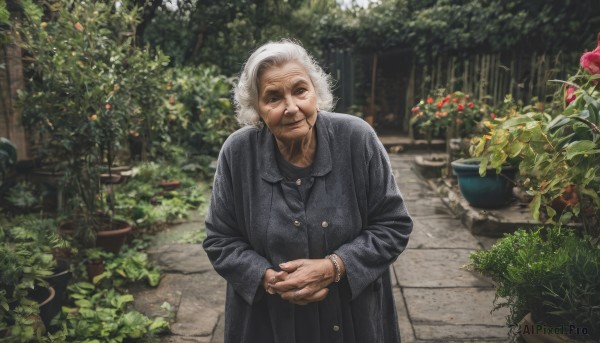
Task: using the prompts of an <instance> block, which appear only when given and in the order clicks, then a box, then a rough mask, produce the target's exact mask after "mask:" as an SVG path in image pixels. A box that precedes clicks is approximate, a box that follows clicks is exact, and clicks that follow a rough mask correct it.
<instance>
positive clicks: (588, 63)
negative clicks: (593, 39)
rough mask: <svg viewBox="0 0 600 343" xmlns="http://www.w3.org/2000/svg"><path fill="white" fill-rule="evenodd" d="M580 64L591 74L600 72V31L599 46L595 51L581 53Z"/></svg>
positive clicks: (599, 35)
mask: <svg viewBox="0 0 600 343" xmlns="http://www.w3.org/2000/svg"><path fill="white" fill-rule="evenodd" d="M580 64H581V66H582V67H583V69H585V70H587V71H589V72H590V74H600V32H599V33H598V46H597V47H596V49H594V51H591V52H586V53H584V54H583V55H581V60H580Z"/></svg>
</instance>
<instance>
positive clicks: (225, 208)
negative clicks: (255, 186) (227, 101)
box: [203, 149, 271, 304]
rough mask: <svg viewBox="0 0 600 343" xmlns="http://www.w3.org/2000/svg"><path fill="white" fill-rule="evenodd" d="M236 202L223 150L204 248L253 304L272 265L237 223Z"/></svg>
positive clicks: (212, 197)
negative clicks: (265, 274)
mask: <svg viewBox="0 0 600 343" xmlns="http://www.w3.org/2000/svg"><path fill="white" fill-rule="evenodd" d="M235 203H236V202H235V197H234V190H233V182H232V173H231V169H230V167H229V164H228V159H227V153H226V151H225V149H223V151H221V154H220V156H219V163H218V166H217V171H216V174H215V180H214V184H213V190H212V196H211V200H210V206H209V210H208V214H207V217H206V239H205V240H204V242H203V247H204V250H205V251H206V253H207V255H208V257H209V259H210V260H211V262H212V264H213V267H214V268H215V270H216V271H217V272H218V273H219V274H220V275H221V276H222V277H223V278H225V280H227V282H228V283H229V284H230V285H231V286H232V287H233V289H234V290H235V291H236V292H237V293H238V294H240V295H241V296H242V298H243V299H244V300H245V301H246V302H248V304H253V303H254V302H255V301H256V296H257V294H260V292H257V290H258V287H260V284H261V282H262V276H263V275H264V272H265V270H266V269H268V268H271V264H270V263H269V261H268V260H267V259H266V258H264V257H263V256H261V255H260V254H258V253H257V252H256V251H255V250H254V249H253V248H252V246H251V245H250V243H249V240H248V236H247V234H246V233H245V232H243V230H242V229H241V225H239V224H238V222H237V218H236V210H235Z"/></svg>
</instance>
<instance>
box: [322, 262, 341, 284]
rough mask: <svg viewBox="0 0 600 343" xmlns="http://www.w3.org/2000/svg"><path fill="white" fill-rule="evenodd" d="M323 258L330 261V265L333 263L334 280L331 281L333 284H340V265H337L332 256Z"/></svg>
mask: <svg viewBox="0 0 600 343" xmlns="http://www.w3.org/2000/svg"><path fill="white" fill-rule="evenodd" d="M325 257H326V258H327V259H328V260H329V261H331V263H333V267H334V268H335V280H333V282H335V283H338V282H340V279H341V278H342V271H341V270H340V265H339V263H338V261H337V259H336V258H335V256H333V255H327V256H325Z"/></svg>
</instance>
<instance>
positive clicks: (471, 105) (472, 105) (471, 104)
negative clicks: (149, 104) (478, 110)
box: [467, 102, 475, 108]
mask: <svg viewBox="0 0 600 343" xmlns="http://www.w3.org/2000/svg"><path fill="white" fill-rule="evenodd" d="M467 106H469V108H473V107H474V106H475V104H474V103H472V102H470V103H468V104H467Z"/></svg>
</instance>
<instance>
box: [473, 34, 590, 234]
mask: <svg viewBox="0 0 600 343" xmlns="http://www.w3.org/2000/svg"><path fill="white" fill-rule="evenodd" d="M598 44H599V47H598V48H597V49H596V50H594V51H593V52H589V53H586V54H584V55H583V56H582V63H581V68H580V69H579V71H578V73H577V74H576V75H574V76H572V77H571V78H569V79H568V80H567V81H556V82H559V83H561V84H562V87H561V88H560V89H559V91H557V93H556V95H555V97H554V103H555V104H558V106H557V107H558V110H555V111H553V112H550V113H547V112H544V111H540V110H539V109H535V108H533V107H526V108H524V109H523V110H522V111H521V112H516V111H515V112H514V113H512V114H511V115H509V116H507V118H505V119H502V120H496V122H495V123H494V124H492V125H491V126H490V132H489V133H488V134H486V135H483V136H482V137H478V138H475V139H474V140H473V149H472V153H473V155H474V156H480V157H482V159H481V170H482V171H485V170H487V166H488V165H490V166H491V167H492V168H495V169H498V168H500V167H501V166H502V165H503V164H506V163H509V164H513V165H515V166H517V167H518V169H519V173H520V179H521V182H520V183H521V184H522V185H523V186H524V187H525V188H526V191H527V193H528V194H529V195H531V196H532V197H533V199H532V201H531V205H530V207H531V211H532V215H533V218H534V219H535V220H539V219H544V220H546V221H549V222H554V221H557V222H561V223H568V222H571V221H573V220H576V221H578V222H579V223H581V224H582V225H583V226H584V228H585V229H586V230H587V231H588V233H590V234H592V235H593V236H597V235H598V234H600V229H599V226H598V223H599V222H600V221H599V220H600V218H599V214H600V213H599V212H600V211H598V209H599V208H600V196H599V193H600V179H599V178H598V177H597V175H598V168H599V167H598V166H599V165H600V127H599V126H600V113H598V108H600V92H599V90H598V82H597V81H598V79H599V77H600V76H599V75H600V70H599V69H598V68H596V69H593V68H591V67H590V66H589V65H588V64H586V63H584V62H585V61H586V59H585V58H584V57H585V56H587V54H595V56H598V57H599V58H600V37H599V42H598ZM586 67H587V68H586Z"/></svg>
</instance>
